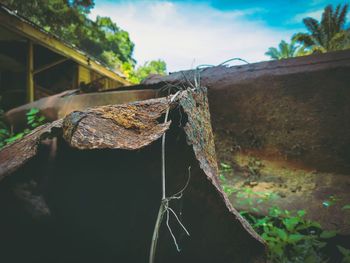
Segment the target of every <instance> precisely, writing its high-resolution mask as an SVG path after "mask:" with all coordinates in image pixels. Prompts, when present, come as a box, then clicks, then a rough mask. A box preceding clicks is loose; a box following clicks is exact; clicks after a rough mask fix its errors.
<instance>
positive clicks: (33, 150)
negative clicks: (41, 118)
mask: <svg viewBox="0 0 350 263" xmlns="http://www.w3.org/2000/svg"><path fill="white" fill-rule="evenodd" d="M61 126H62V120H57V121H54V122H52V123H50V124H45V125H42V126H40V127H38V128H36V129H35V130H33V131H32V132H31V133H29V134H28V135H26V136H24V137H23V138H22V139H20V140H18V141H15V142H13V143H11V144H9V145H7V146H6V147H4V148H3V149H2V150H1V151H0V181H1V179H3V178H4V177H5V176H6V175H8V174H10V173H12V172H14V171H15V170H16V169H18V168H19V167H21V166H22V165H23V164H25V163H26V162H27V161H28V160H29V159H31V158H32V157H33V156H35V155H36V154H37V152H38V145H39V144H40V141H41V139H43V137H45V136H46V135H49V134H50V133H51V132H52V130H53V129H55V128H56V129H60V128H61Z"/></svg>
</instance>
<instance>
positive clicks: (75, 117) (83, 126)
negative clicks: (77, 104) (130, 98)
mask: <svg viewBox="0 0 350 263" xmlns="http://www.w3.org/2000/svg"><path fill="white" fill-rule="evenodd" d="M169 107H170V103H169V102H168V100H167V99H165V98H163V99H158V100H150V101H148V102H138V103H134V104H124V105H110V106H102V107H97V108H93V109H90V110H87V111H86V112H79V111H77V112H73V113H71V114H70V115H68V116H67V117H66V118H65V119H64V121H63V136H64V138H65V140H66V141H67V142H69V143H70V145H71V146H72V147H75V148H79V149H103V148H110V149H126V150H135V149H140V148H142V147H144V146H146V145H149V144H150V143H151V142H153V141H155V140H157V139H158V138H159V137H161V136H162V134H163V133H164V132H165V131H166V130H167V129H169V126H170V121H169V122H167V123H159V122H158V121H157V119H158V118H160V117H161V115H162V114H163V113H164V112H165V111H166V110H167V109H168V108H169Z"/></svg>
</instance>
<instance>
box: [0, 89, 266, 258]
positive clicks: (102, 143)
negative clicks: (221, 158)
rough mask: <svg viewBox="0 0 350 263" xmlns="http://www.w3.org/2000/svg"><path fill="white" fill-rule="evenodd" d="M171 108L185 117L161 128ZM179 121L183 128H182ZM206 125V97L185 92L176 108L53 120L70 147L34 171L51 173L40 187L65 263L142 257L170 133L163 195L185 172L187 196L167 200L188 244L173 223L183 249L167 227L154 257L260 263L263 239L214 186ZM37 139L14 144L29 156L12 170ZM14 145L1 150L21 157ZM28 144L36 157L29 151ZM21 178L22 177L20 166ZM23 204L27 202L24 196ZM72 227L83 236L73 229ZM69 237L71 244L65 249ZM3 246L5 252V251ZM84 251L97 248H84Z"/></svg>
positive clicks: (62, 145)
mask: <svg viewBox="0 0 350 263" xmlns="http://www.w3.org/2000/svg"><path fill="white" fill-rule="evenodd" d="M176 106H180V108H182V110H183V112H184V113H182V114H186V115H187V118H183V119H182V118H181V117H180V116H179V115H180V114H179V109H178V107H177V108H176V109H175V110H172V111H171V114H170V116H171V118H170V120H171V121H169V122H167V123H163V120H162V118H161V117H162V115H163V114H164V113H165V112H166V111H167V110H168V109H169V108H171V109H173V108H175V107H176ZM179 120H180V125H179ZM184 120H186V123H181V121H182V122H184ZM209 120H210V115H209V113H208V103H207V99H206V94H205V92H203V90H198V91H195V92H194V93H192V92H190V91H184V92H182V93H180V94H179V95H178V97H177V98H176V99H175V100H174V101H173V102H171V100H170V99H169V98H161V99H152V100H147V101H143V102H136V103H130V104H125V105H113V106H103V107H97V108H93V109H89V110H86V111H81V112H73V113H71V114H69V115H68V116H67V117H66V118H65V119H64V120H63V122H62V121H61V120H60V121H57V122H56V124H55V127H57V128H60V127H61V129H62V133H63V137H64V139H65V141H66V142H64V141H62V140H61V141H60V142H59V144H58V151H57V155H56V158H55V159H54V160H52V161H51V163H50V165H48V167H46V170H43V171H42V172H39V171H40V169H36V170H35V171H36V173H39V175H37V176H39V178H40V177H42V178H45V177H48V178H47V179H45V180H44V179H43V180H42V181H46V180H47V181H49V182H50V183H49V185H48V186H47V187H48V188H46V190H45V191H46V192H47V193H48V195H49V196H50V199H49V200H50V202H48V207H49V212H48V215H49V217H50V218H51V217H52V220H51V221H52V223H51V225H50V228H52V229H54V230H55V232H54V233H53V236H51V237H50V239H52V240H55V241H54V242H57V241H56V240H62V241H61V242H62V244H64V245H62V244H61V245H60V246H58V247H59V248H60V254H61V255H62V259H63V261H67V260H68V261H69V259H70V258H71V253H73V257H74V258H75V262H84V263H85V262H96V260H98V257H100V256H101V254H103V255H104V258H105V259H106V260H107V262H114V261H118V260H122V259H123V260H125V259H126V258H127V259H128V262H135V263H136V262H142V261H145V260H146V259H147V258H148V252H149V247H148V246H149V245H150V242H151V236H152V231H153V227H154V222H155V219H156V214H157V210H158V207H159V202H160V198H161V187H160V179H161V173H160V170H161V169H160V168H161V167H160V164H161V162H160V154H161V140H159V137H161V135H163V134H164V132H167V140H166V146H165V150H166V151H165V153H166V184H167V193H168V195H171V193H176V192H178V190H179V189H181V188H182V187H183V186H184V184H185V182H186V181H187V178H188V176H189V175H188V169H189V167H191V176H190V181H189V185H188V187H187V189H186V191H184V194H183V197H182V198H181V199H179V200H178V199H176V200H175V199H174V200H172V201H171V202H170V205H171V207H172V209H173V210H174V211H175V212H176V213H177V214H178V215H179V217H180V218H181V221H182V222H183V224H184V225H186V228H187V229H188V231H189V232H190V234H191V236H190V237H188V238H184V237H183V235H182V232H181V231H180V229H178V228H177V227H176V224H174V220H173V219H171V220H170V224H171V225H172V226H173V230H174V235H175V236H176V238H177V240H178V242H179V245H180V247H181V252H180V253H179V252H177V251H176V249H175V248H174V244H173V241H172V238H171V237H170V236H169V232H168V231H169V230H168V229H167V225H166V223H165V222H163V224H162V226H161V229H160V241H159V247H158V252H157V259H156V261H157V262H168V263H175V262H213V261H215V262H219V263H220V262H222V263H226V262H236V263H237V262H240V263H247V262H254V263H255V262H265V247H264V243H263V242H262V240H261V239H260V238H259V237H258V236H257V235H256V233H255V232H254V231H253V230H252V229H251V228H250V227H249V226H248V225H247V222H245V221H244V220H243V219H242V218H241V216H240V215H239V213H238V212H237V211H236V210H235V209H234V208H233V207H232V206H231V205H230V203H229V202H228V200H227V198H226V197H225V194H224V192H223V190H222V189H221V187H220V186H219V184H218V178H217V177H218V169H217V166H216V159H215V149H214V142H213V135H212V131H211V126H210V121H209ZM170 125H171V127H170ZM183 125H185V126H184V127H183ZM49 126H50V125H49ZM46 127H47V126H46ZM46 130H48V128H45V131H46ZM37 133H38V134H39V132H38V131H37V132H36V133H33V134H30V135H28V136H26V137H25V138H23V139H22V140H20V141H18V145H21V146H22V148H24V149H26V152H29V153H30V154H25V155H23V156H22V157H21V159H20V162H17V164H16V167H17V168H18V166H19V164H24V163H25V162H26V161H27V160H29V159H30V158H31V157H32V156H33V155H34V154H36V153H37V149H36V148H35V147H33V146H35V145H37V143H38V142H39V138H40V136H39V135H35V134H37ZM40 134H44V132H41V133H40ZM28 137H29V138H28ZM151 142H154V143H151ZM186 142H187V143H186ZM14 146H16V145H14V144H13V145H10V146H9V147H7V148H5V150H7V151H8V150H9V149H11V148H12V150H13V151H14V152H12V153H11V156H12V157H14V154H15V153H18V152H20V150H19V148H18V146H16V147H14ZM145 146H147V147H145ZM29 147H32V148H33V150H34V151H28V150H27V149H28V148H29ZM76 148H78V149H79V150H78V149H76ZM106 148H111V149H114V150H113V151H111V150H110V149H106ZM81 149H84V150H85V151H81ZM91 149H95V150H91ZM96 149H105V150H96ZM125 150H128V151H125ZM131 150H133V151H131ZM0 156H1V152H0ZM7 161H9V160H7ZM37 165H39V166H40V165H41V166H42V165H43V163H42V162H38V163H37ZM37 168H38V167H37ZM13 171H14V169H10V170H8V172H13ZM21 173H22V174H25V169H24V170H23V169H22V170H21ZM29 179H30V177H29V176H28V177H27V180H29ZM63 188H64V191H62V189H63ZM131 191H133V192H131ZM0 192H1V191H0ZM31 200H32V198H30V202H29V203H30V204H32V201H31ZM25 201H26V203H28V202H27V201H28V200H27V199H26V200H25ZM41 203H42V202H40V204H41ZM41 210H42V209H41ZM1 220H2V219H1V218H0V226H1V225H2V224H1ZM4 220H7V219H4ZM15 222H16V221H15ZM15 222H14V223H11V224H10V227H11V228H14V229H15V228H16V227H17V225H16V223H15ZM69 229H71V230H69ZM72 229H73V230H74V231H72ZM75 229H79V231H81V233H84V234H83V235H82V234H79V233H80V232H78V233H76V231H75ZM91 229H96V230H94V231H96V233H94V232H93V233H90V232H91ZM61 232H62V233H63V235H61ZM57 233H60V235H59V236H57ZM22 235H24V236H25V237H26V238H28V236H26V234H25V233H24V234H23V233H19V234H18V233H16V238H17V239H20V240H22V239H23V237H22ZM6 236H7V235H6ZM6 236H5V238H6ZM67 240H73V241H74V242H72V244H71V243H69V242H67ZM0 241H1V238H0ZM38 242H41V241H40V240H39V241H38ZM101 242H102V244H104V245H101ZM0 243H1V242H0ZM76 244H79V246H78V247H77V245H76ZM5 246H6V248H8V246H9V245H8V244H6V245H5ZM90 246H91V247H95V248H96V249H86V247H90ZM52 250H53V251H55V250H56V246H50V248H49V249H48V251H52ZM6 251H7V250H6ZM72 251H73V252H72ZM55 253H56V252H50V253H49V252H48V253H45V256H46V262H50V260H51V259H52V255H54V254H55ZM6 257H7V254H6V253H5V254H4V255H0V259H1V258H6ZM16 258H18V260H14V261H13V262H21V260H22V258H21V257H20V256H17V257H16ZM31 258H32V256H31ZM36 262H43V261H40V260H39V261H38V260H37V261H36Z"/></svg>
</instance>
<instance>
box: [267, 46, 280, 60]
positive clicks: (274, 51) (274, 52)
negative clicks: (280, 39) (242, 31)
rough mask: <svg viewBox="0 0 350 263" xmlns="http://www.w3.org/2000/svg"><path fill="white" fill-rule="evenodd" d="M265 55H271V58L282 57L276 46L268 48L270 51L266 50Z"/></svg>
mask: <svg viewBox="0 0 350 263" xmlns="http://www.w3.org/2000/svg"><path fill="white" fill-rule="evenodd" d="M265 55H266V56H269V57H270V58H272V59H275V60H277V59H280V54H279V52H278V50H277V48H275V47H270V48H269V49H268V51H267V52H265Z"/></svg>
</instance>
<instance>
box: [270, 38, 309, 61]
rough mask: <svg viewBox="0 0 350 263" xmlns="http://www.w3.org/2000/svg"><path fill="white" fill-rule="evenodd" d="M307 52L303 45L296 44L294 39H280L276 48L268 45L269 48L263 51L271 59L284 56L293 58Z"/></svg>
mask: <svg viewBox="0 0 350 263" xmlns="http://www.w3.org/2000/svg"><path fill="white" fill-rule="evenodd" d="M307 54H308V52H307V51H306V50H305V48H304V47H303V46H300V45H297V43H296V41H293V40H292V42H291V43H287V42H286V41H284V40H282V41H281V42H280V43H279V45H278V48H275V47H270V48H269V50H268V51H267V52H266V53H265V55H266V56H270V57H271V58H272V59H276V60H277V59H284V58H293V57H298V56H304V55H307Z"/></svg>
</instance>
